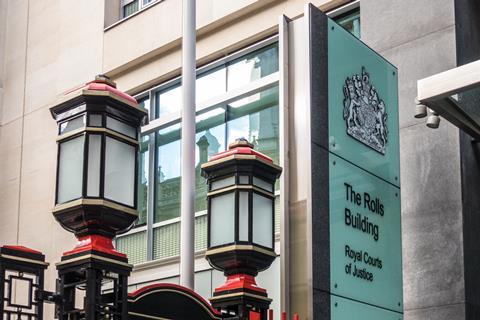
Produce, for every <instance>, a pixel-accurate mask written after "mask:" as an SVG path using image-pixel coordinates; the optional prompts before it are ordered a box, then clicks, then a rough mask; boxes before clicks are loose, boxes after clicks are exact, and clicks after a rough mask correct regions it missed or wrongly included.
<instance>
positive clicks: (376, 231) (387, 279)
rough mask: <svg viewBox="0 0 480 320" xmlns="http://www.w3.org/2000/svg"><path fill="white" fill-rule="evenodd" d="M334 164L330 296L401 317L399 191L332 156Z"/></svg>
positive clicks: (331, 181)
mask: <svg viewBox="0 0 480 320" xmlns="http://www.w3.org/2000/svg"><path fill="white" fill-rule="evenodd" d="M329 162H330V164H329V172H330V182H329V185H330V199H329V205H330V282H331V284H330V288H331V292H332V293H333V294H335V295H339V296H342V297H348V298H351V299H354V300H358V301H362V302H366V303H369V304H372V305H376V306H380V307H383V308H386V309H390V310H394V311H398V312H402V308H403V306H402V303H403V302H402V301H403V300H402V246H401V228H400V224H401V223H400V190H399V189H398V188H397V187H396V186H393V185H391V184H390V183H387V182H385V181H384V180H382V179H379V178H378V177H376V176H374V175H372V174H370V173H368V172H367V171H364V170H363V169H360V168H358V167H356V166H355V165H353V164H351V163H349V162H347V161H345V160H343V159H342V158H340V157H338V156H336V155H333V154H332V153H330V156H329ZM335 319H336V318H335Z"/></svg>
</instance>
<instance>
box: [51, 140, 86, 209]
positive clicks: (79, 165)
mask: <svg viewBox="0 0 480 320" xmlns="http://www.w3.org/2000/svg"><path fill="white" fill-rule="evenodd" d="M84 141H85V136H80V137H76V138H74V139H70V140H67V141H65V142H62V143H60V146H59V151H58V152H59V159H58V185H57V203H64V202H67V201H70V200H73V199H77V198H80V197H81V196H82V180H83V146H84Z"/></svg>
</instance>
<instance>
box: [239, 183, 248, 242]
mask: <svg viewBox="0 0 480 320" xmlns="http://www.w3.org/2000/svg"><path fill="white" fill-rule="evenodd" d="M238 195H239V196H238V220H239V221H238V240H240V241H248V192H244V191H241V192H239V193H238Z"/></svg>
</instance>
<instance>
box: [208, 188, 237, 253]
mask: <svg viewBox="0 0 480 320" xmlns="http://www.w3.org/2000/svg"><path fill="white" fill-rule="evenodd" d="M210 201H211V203H210V208H211V209H210V213H211V216H210V223H211V226H210V245H211V246H218V245H223V244H227V243H232V242H233V241H234V236H235V193H234V192H231V193H227V194H223V195H221V196H216V197H213V198H212V199H211V200H210Z"/></svg>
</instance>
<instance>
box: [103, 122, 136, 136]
mask: <svg viewBox="0 0 480 320" xmlns="http://www.w3.org/2000/svg"><path fill="white" fill-rule="evenodd" d="M107 128H109V129H112V130H114V131H117V132H120V133H122V134H124V135H126V136H128V137H130V138H133V139H137V130H135V128H134V127H132V126H130V125H128V124H126V123H125V122H123V121H120V120H117V119H115V118H112V117H109V116H107Z"/></svg>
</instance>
